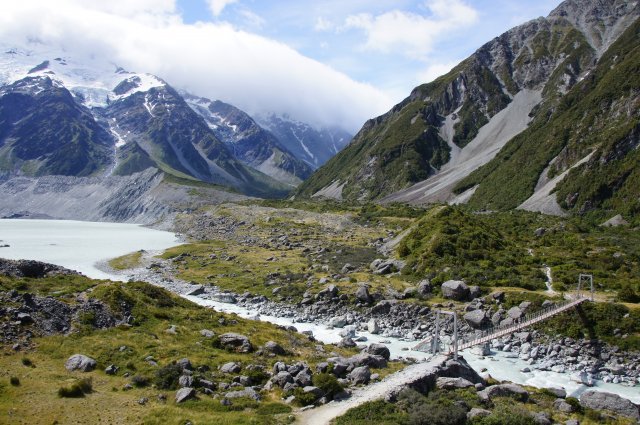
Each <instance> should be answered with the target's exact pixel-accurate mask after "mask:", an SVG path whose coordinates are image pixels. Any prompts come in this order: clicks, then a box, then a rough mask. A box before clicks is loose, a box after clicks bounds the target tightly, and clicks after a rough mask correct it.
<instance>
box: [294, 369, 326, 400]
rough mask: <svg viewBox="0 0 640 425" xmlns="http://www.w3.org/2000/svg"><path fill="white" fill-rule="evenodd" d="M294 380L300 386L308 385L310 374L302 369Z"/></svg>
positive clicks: (309, 383)
mask: <svg viewBox="0 0 640 425" xmlns="http://www.w3.org/2000/svg"><path fill="white" fill-rule="evenodd" d="M295 382H296V383H297V384H298V385H300V386H301V387H306V386H309V385H311V375H310V374H309V373H307V371H306V370H302V371H300V372H298V374H297V375H296V377H295ZM321 397H322V396H321Z"/></svg>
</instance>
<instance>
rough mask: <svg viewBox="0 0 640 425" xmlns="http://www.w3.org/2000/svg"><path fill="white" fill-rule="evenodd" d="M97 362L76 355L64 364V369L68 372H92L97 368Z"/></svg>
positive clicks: (81, 355) (82, 355)
mask: <svg viewBox="0 0 640 425" xmlns="http://www.w3.org/2000/svg"><path fill="white" fill-rule="evenodd" d="M96 365H97V363H96V361H95V360H93V359H92V358H91V357H87V356H85V355H84V354H74V355H73V356H71V357H69V358H68V359H67V361H66V362H65V363H64V367H65V368H66V369H67V370H68V371H70V372H71V371H74V370H79V371H80V372H91V371H92V370H93V369H95V368H96Z"/></svg>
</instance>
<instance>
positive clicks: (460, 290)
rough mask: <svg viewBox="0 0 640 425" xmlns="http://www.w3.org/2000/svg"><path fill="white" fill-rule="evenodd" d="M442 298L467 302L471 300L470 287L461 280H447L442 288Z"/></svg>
mask: <svg viewBox="0 0 640 425" xmlns="http://www.w3.org/2000/svg"><path fill="white" fill-rule="evenodd" d="M440 289H441V291H442V296H443V297H445V298H449V299H452V300H456V301H467V300H468V298H469V294H470V292H469V287H468V286H467V284H466V283H464V282H463V281H461V280H447V281H446V282H445V283H443V284H442V286H441V287H440Z"/></svg>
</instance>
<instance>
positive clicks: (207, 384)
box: [198, 378, 216, 391]
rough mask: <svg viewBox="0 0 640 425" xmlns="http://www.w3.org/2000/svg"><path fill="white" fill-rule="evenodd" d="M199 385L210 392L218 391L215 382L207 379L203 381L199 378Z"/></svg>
mask: <svg viewBox="0 0 640 425" xmlns="http://www.w3.org/2000/svg"><path fill="white" fill-rule="evenodd" d="M198 384H199V385H200V386H201V387H202V388H206V389H208V390H212V391H213V390H215V389H216V384H215V382H213V381H209V380H207V379H202V378H199V379H198Z"/></svg>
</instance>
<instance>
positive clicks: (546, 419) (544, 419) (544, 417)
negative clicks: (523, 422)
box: [533, 412, 553, 425]
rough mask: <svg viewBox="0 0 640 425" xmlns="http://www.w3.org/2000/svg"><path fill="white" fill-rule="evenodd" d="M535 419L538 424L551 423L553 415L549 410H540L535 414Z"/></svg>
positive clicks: (547, 424)
mask: <svg viewBox="0 0 640 425" xmlns="http://www.w3.org/2000/svg"><path fill="white" fill-rule="evenodd" d="M533 421H534V422H535V423H536V424H538V425H551V424H552V423H553V422H552V421H551V416H550V415H549V414H548V413H547V412H538V413H536V414H534V415H533Z"/></svg>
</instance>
